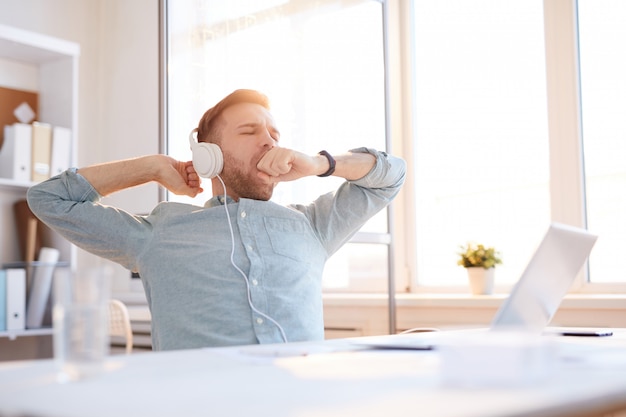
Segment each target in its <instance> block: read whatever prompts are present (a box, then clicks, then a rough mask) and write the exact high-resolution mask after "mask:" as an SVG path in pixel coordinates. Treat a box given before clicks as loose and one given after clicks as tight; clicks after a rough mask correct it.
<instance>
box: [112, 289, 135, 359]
mask: <svg viewBox="0 0 626 417" xmlns="http://www.w3.org/2000/svg"><path fill="white" fill-rule="evenodd" d="M109 334H110V336H111V337H113V336H121V337H122V338H124V342H125V344H126V354H130V353H131V352H132V351H133V330H132V328H131V325H130V317H129V315H128V308H127V307H126V305H125V304H124V303H122V302H121V301H120V300H113V299H112V300H109Z"/></svg>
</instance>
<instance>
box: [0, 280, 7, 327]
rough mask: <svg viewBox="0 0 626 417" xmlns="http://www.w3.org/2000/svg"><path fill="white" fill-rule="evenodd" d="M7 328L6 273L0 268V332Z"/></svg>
mask: <svg viewBox="0 0 626 417" xmlns="http://www.w3.org/2000/svg"><path fill="white" fill-rule="evenodd" d="M6 329H7V273H6V271H5V270H4V269H0V332H4V331H6Z"/></svg>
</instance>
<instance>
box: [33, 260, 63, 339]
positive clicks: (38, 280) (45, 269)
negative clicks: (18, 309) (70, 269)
mask: <svg viewBox="0 0 626 417" xmlns="http://www.w3.org/2000/svg"><path fill="white" fill-rule="evenodd" d="M58 260H59V251H58V250H57V249H54V248H41V251H40V252H39V258H38V259H37V263H36V264H35V266H34V268H33V278H32V281H31V288H30V294H29V295H28V304H27V305H26V328H27V329H39V328H41V327H42V326H43V317H44V314H45V312H46V306H47V305H48V298H49V297H50V288H51V286H52V274H53V272H54V267H55V264H56V262H57V261H58Z"/></svg>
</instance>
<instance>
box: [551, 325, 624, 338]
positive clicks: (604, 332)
mask: <svg viewBox="0 0 626 417" xmlns="http://www.w3.org/2000/svg"><path fill="white" fill-rule="evenodd" d="M553 332H554V333H556V334H558V335H561V336H582V337H605V336H612V335H613V331H612V330H611V329H594V328H590V329H587V328H578V327H572V328H567V327H559V328H555V329H554V330H553Z"/></svg>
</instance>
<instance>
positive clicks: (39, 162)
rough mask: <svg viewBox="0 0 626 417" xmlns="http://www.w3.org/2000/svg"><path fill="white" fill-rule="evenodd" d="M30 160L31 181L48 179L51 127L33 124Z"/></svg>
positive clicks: (43, 124)
mask: <svg viewBox="0 0 626 417" xmlns="http://www.w3.org/2000/svg"><path fill="white" fill-rule="evenodd" d="M32 146H33V149H32V156H33V157H32V159H31V163H32V165H31V180H32V181H34V182H41V181H45V180H47V179H48V178H50V157H51V152H52V126H51V125H49V124H47V123H40V122H34V123H33V138H32Z"/></svg>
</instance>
